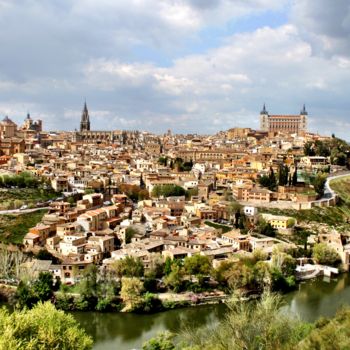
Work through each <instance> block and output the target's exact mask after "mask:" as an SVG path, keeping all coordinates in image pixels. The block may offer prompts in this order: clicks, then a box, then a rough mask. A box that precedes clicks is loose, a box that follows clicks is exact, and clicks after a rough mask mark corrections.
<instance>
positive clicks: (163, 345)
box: [142, 332, 175, 350]
mask: <svg viewBox="0 0 350 350" xmlns="http://www.w3.org/2000/svg"><path fill="white" fill-rule="evenodd" d="M174 338H175V335H174V334H173V333H170V332H163V333H160V334H158V335H157V336H156V337H154V338H152V339H150V340H148V341H146V342H145V343H144V344H143V346H142V350H174V349H175V344H174Z"/></svg>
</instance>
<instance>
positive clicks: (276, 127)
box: [260, 104, 308, 135]
mask: <svg viewBox="0 0 350 350" xmlns="http://www.w3.org/2000/svg"><path fill="white" fill-rule="evenodd" d="M307 118H308V113H307V111H306V109H305V105H304V106H303V109H302V110H301V111H300V114H299V115H274V114H269V113H268V111H267V110H266V107H265V104H264V106H263V109H262V111H261V112H260V129H261V130H262V131H267V132H269V133H277V132H281V133H285V134H298V135H303V134H305V132H306V131H307Z"/></svg>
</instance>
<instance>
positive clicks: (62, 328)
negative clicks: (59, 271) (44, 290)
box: [0, 302, 93, 350]
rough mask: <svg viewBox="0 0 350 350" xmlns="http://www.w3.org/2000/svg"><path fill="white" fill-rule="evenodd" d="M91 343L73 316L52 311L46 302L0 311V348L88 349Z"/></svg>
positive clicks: (19, 349) (21, 349)
mask: <svg viewBox="0 0 350 350" xmlns="http://www.w3.org/2000/svg"><path fill="white" fill-rule="evenodd" d="M92 344H93V341H92V339H91V338H90V337H89V336H88V335H87V334H86V333H85V331H84V330H83V329H82V328H80V327H79V325H78V323H77V321H76V320H75V319H74V318H73V316H72V315H68V314H65V313H64V312H63V311H58V310H56V309H55V307H54V306H53V305H52V304H51V303H50V302H46V303H44V304H42V303H39V304H37V305H36V306H35V307H34V308H33V309H31V310H28V309H24V310H22V311H17V310H15V311H13V312H9V311H7V310H6V308H3V309H1V310H0V349H18V350H27V349H33V350H36V349H37V350H40V349H65V350H88V349H91V348H92Z"/></svg>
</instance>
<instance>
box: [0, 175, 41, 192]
mask: <svg viewBox="0 0 350 350" xmlns="http://www.w3.org/2000/svg"><path fill="white" fill-rule="evenodd" d="M40 183H41V181H40V180H39V179H38V178H36V177H34V176H33V175H32V174H30V173H28V172H23V173H20V174H18V175H2V176H0V187H6V188H11V187H19V188H37V187H38V186H39V184H40Z"/></svg>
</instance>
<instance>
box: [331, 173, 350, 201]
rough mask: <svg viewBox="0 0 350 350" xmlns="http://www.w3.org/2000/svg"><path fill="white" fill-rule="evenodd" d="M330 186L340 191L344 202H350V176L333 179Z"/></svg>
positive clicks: (339, 193)
mask: <svg viewBox="0 0 350 350" xmlns="http://www.w3.org/2000/svg"><path fill="white" fill-rule="evenodd" d="M330 186H331V188H332V189H333V191H335V192H337V193H338V195H339V197H340V198H341V199H342V201H343V202H345V203H350V176H346V177H342V178H340V179H335V180H332V181H331V182H330Z"/></svg>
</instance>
